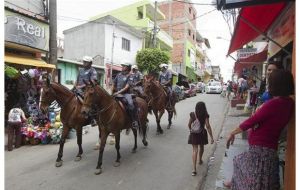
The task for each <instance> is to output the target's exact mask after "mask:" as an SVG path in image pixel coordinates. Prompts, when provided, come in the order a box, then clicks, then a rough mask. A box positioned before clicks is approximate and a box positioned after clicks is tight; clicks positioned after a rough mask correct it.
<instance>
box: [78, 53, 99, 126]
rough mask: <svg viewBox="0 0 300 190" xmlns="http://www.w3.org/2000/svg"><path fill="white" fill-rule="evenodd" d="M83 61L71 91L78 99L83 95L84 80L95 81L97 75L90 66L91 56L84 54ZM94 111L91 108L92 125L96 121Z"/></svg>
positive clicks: (91, 62)
mask: <svg viewBox="0 0 300 190" xmlns="http://www.w3.org/2000/svg"><path fill="white" fill-rule="evenodd" d="M82 61H83V68H80V69H79V73H78V76H77V80H76V83H75V85H74V87H75V88H74V89H73V91H74V92H75V94H76V95H77V96H78V97H79V99H81V100H82V99H83V96H84V91H85V86H86V85H85V82H88V81H93V82H97V80H98V75H97V71H96V70H95V69H94V68H93V67H92V64H93V58H92V57H90V56H84V57H83V58H82ZM93 112H95V110H94V109H93V111H92V112H91V113H90V117H91V119H92V123H91V124H92V126H95V125H96V121H95V119H94V118H93V116H92V115H93V114H95V113H93Z"/></svg>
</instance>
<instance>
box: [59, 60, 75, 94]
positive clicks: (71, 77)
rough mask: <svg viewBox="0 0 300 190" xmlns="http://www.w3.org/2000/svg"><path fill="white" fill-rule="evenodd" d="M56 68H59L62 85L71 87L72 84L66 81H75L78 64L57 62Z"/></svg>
mask: <svg viewBox="0 0 300 190" xmlns="http://www.w3.org/2000/svg"><path fill="white" fill-rule="evenodd" d="M57 67H58V69H60V82H61V84H62V85H64V86H66V87H68V88H72V87H73V84H71V83H68V82H67V81H73V82H74V83H75V81H76V79H77V75H78V66H77V65H75V64H71V63H65V62H59V63H58V64H57Z"/></svg>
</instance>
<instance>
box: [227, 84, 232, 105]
mask: <svg viewBox="0 0 300 190" xmlns="http://www.w3.org/2000/svg"><path fill="white" fill-rule="evenodd" d="M232 85H233V84H232V81H228V85H227V99H228V101H229V100H230V95H231V92H232V91H233V86H232Z"/></svg>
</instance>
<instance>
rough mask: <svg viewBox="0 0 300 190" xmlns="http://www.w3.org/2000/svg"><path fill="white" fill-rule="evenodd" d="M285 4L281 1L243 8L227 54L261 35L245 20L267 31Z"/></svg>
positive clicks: (260, 29) (264, 31)
mask: <svg viewBox="0 0 300 190" xmlns="http://www.w3.org/2000/svg"><path fill="white" fill-rule="evenodd" d="M285 6H286V3H285V2H281V3H273V4H267V5H256V6H249V7H244V8H242V9H241V11H240V14H239V16H238V18H237V22H236V24H235V28H234V32H233V36H232V38H231V42H230V46H229V49H228V53H227V55H229V54H231V53H232V52H234V51H236V50H237V49H240V48H242V47H243V45H245V44H247V43H249V42H250V41H252V40H254V39H255V38H257V37H258V36H259V35H261V33H259V32H258V31H256V30H254V29H253V28H252V27H251V26H249V24H248V23H246V22H245V21H244V20H246V21H247V22H249V23H251V24H252V25H253V26H254V27H255V28H256V29H258V30H259V31H261V32H263V33H266V32H267V31H268V29H269V28H270V26H271V25H272V23H273V22H274V21H275V19H276V18H277V17H278V16H279V14H280V13H281V11H282V10H283V9H284V8H285Z"/></svg>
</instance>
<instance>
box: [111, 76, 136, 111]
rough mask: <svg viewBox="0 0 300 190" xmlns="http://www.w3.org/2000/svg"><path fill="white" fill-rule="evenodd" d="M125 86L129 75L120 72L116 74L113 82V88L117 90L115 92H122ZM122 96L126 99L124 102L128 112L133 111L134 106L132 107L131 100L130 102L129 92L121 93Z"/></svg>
mask: <svg viewBox="0 0 300 190" xmlns="http://www.w3.org/2000/svg"><path fill="white" fill-rule="evenodd" d="M126 84H129V75H128V74H123V73H122V72H120V73H119V74H117V76H116V78H115V80H114V86H115V88H116V89H117V91H120V90H122V89H123V88H124V87H125V86H126ZM122 95H123V96H124V98H125V99H126V101H127V103H128V108H129V110H130V112H131V111H133V110H134V105H133V100H132V96H131V94H129V92H123V94H122Z"/></svg>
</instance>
